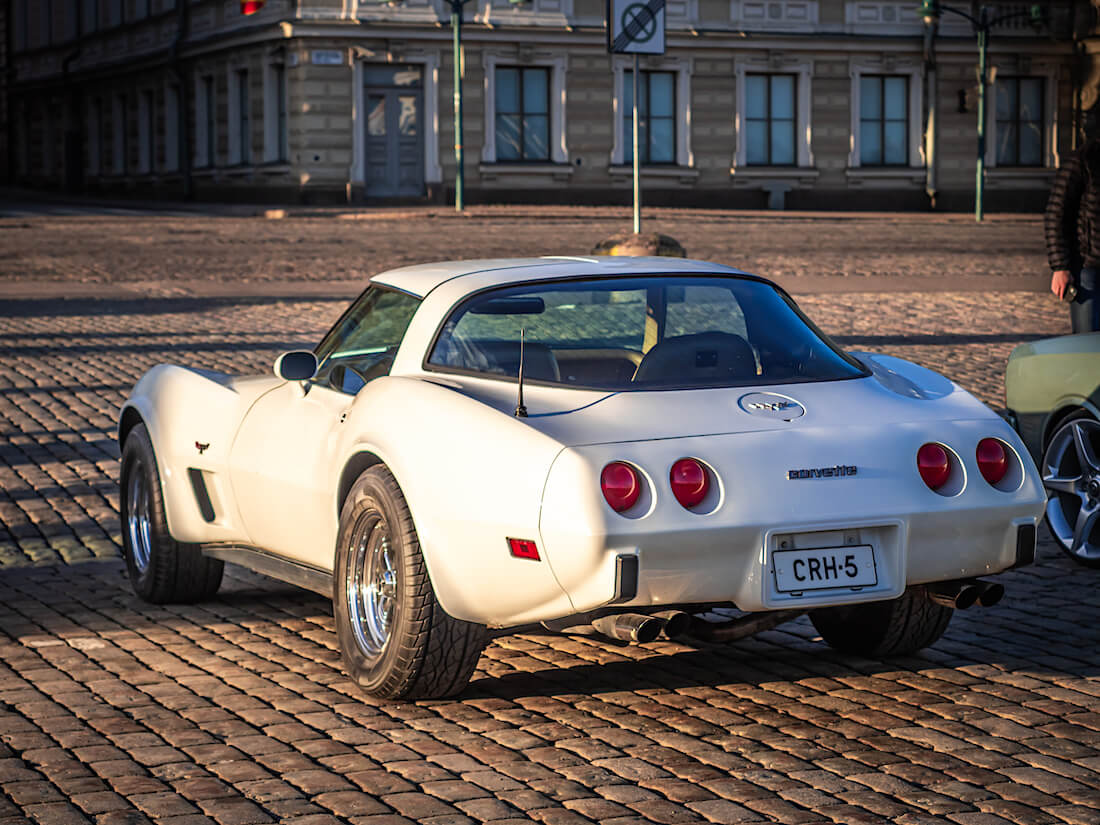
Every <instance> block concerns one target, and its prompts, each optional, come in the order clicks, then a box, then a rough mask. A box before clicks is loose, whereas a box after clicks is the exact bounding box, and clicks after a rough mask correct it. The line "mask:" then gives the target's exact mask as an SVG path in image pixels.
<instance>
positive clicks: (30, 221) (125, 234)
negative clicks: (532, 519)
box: [0, 200, 1050, 289]
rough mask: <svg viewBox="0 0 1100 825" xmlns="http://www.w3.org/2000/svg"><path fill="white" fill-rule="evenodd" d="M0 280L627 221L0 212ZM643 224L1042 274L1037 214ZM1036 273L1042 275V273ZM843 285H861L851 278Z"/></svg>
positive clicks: (341, 255)
mask: <svg viewBox="0 0 1100 825" xmlns="http://www.w3.org/2000/svg"><path fill="white" fill-rule="evenodd" d="M5 214H8V213H6V212H5V210H4V203H3V201H2V200H0V235H2V237H3V241H2V248H3V251H4V260H3V263H2V266H0V285H3V284H4V283H5V282H9V281H12V280H28V279H30V280H35V281H63V282H68V283H89V282H91V283H155V284H160V285H177V286H178V285H183V286H185V287H186V286H187V285H188V284H189V283H191V282H194V281H218V280H227V281H231V282H234V283H240V282H242V281H283V280H305V281H309V280H321V281H325V280H330V281H331V280H363V279H365V278H366V277H368V276H369V275H370V274H371V273H374V272H381V271H382V270H385V269H390V268H392V267H395V266H403V265H405V264H410V263H419V262H421V261H423V260H425V258H426V257H427V258H436V259H440V258H486V257H508V256H516V255H585V254H588V253H589V252H591V250H592V248H593V247H594V246H595V244H596V243H598V242H599V241H601V240H603V239H604V238H607V237H608V236H610V235H612V234H614V233H615V232H619V231H622V230H623V229H626V228H627V227H629V225H630V213H629V211H628V210H625V209H617V208H582V207H473V208H471V209H470V210H468V214H467V215H465V216H457V215H456V214H455V213H454V212H453V211H450V210H447V209H442V208H438V207H437V208H420V209H410V210H357V211H350V212H341V211H330V212H328V213H325V215H324V216H311V215H309V214H295V213H291V214H290V215H289V216H288V217H287V218H286V219H283V220H265V219H263V218H256V217H235V216H228V217H225V216H223V217H209V216H204V215H201V214H198V215H178V214H172V213H169V214H161V213H154V214H149V215H146V216H142V217H130V216H120V215H115V214H111V213H110V212H109V211H107V212H104V213H101V214H85V215H56V214H46V215H41V216H39V215H34V214H30V215H25V216H23V217H19V218H13V217H4V215H5ZM643 226H644V229H645V231H646V232H663V233H666V234H669V235H672V236H673V237H675V238H677V239H678V240H679V241H680V242H681V243H683V245H684V247H685V248H686V249H687V251H688V253H689V254H690V255H692V256H694V257H697V258H701V259H704V260H712V261H720V262H723V263H730V264H734V265H736V266H739V267H742V268H743V269H745V270H747V271H749V272H758V273H760V274H762V275H767V276H769V277H775V278H777V279H780V280H781V281H782V282H784V283H785V284H786V283H787V282H788V279H793V281H791V288H792V289H797V288H798V283H797V282H798V281H799V280H803V279H804V278H803V276H815V277H836V278H847V279H849V280H850V281H855V282H858V281H860V280H863V279H865V278H866V277H867V276H871V275H881V274H888V275H890V276H892V277H894V278H902V277H904V278H907V279H917V280H920V279H930V278H937V277H939V278H947V279H950V280H953V281H955V283H956V284H957V286H956V288H961V287H962V286H964V285H965V284H966V282H967V281H971V280H973V279H975V278H979V277H982V276H998V277H1000V278H1003V277H1005V276H1010V275H1022V274H1038V275H1039V276H1043V274H1044V273H1045V277H1046V278H1047V279H1049V277H1050V273H1049V270H1046V268H1045V264H1046V256H1045V253H1044V246H1043V231H1042V220H1041V218H1040V217H1039V216H1035V215H997V216H991V217H990V218H989V219H987V220H986V222H985V223H983V224H982V225H981V226H975V224H974V219H973V217H971V216H968V215H949V214H922V213H891V214H872V215H851V214H834V213H798V214H790V213H776V212H771V213H768V212H740V211H738V212H733V211H718V210H710V211H702V210H686V209H683V210H681V209H651V210H646V221H645V223H644V225H643ZM1040 280H1041V277H1040ZM855 288H859V287H858V285H857V286H855Z"/></svg>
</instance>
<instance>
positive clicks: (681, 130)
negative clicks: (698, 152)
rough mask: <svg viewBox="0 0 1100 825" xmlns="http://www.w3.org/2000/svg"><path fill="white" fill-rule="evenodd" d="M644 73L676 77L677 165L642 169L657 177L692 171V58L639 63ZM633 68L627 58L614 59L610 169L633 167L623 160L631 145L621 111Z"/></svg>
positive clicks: (626, 56)
mask: <svg viewBox="0 0 1100 825" xmlns="http://www.w3.org/2000/svg"><path fill="white" fill-rule="evenodd" d="M639 63H640V66H639V68H641V69H642V70H643V71H647V70H648V71H659V72H674V73H675V74H676V83H675V87H674V88H675V96H676V101H675V103H676V108H675V113H676V153H675V154H676V162H675V163H672V164H669V163H658V164H651V165H648V166H647V165H646V164H644V163H643V164H642V166H643V168H647V169H649V170H653V171H656V172H657V173H658V174H660V173H661V172H664V174H669V172H667V171H664V170H669V169H683V170H687V169H692V170H694V167H695V155H694V153H693V152H692V148H691V145H692V144H691V122H692V120H691V76H692V60H691V58H684V57H681V58H675V57H657V56H650V57H646V58H645V59H643V60H641V61H639ZM633 68H634V62H633V60H632V59H631V57H630V56H629V55H616V56H615V58H614V59H613V61H612V73H613V75H614V81H613V89H612V106H611V113H612V118H613V120H612V123H611V130H612V146H611V158H610V165H611V167H612V168H613V171H614V167H625V168H629V167H630V166H631V165H632V164H631V163H629V162H628V161H627V160H626V157H627V154H626V144H627V143H629V142H631V139H632V138H631V134H630V132H631V130H630V129H627V128H626V124H627V123H628V122H629V121H628V119H627V117H626V113H625V112H624V111H623V109H624V108H625V104H626V95H625V88H624V87H625V84H626V77H627V72H629V71H631V70H632V69H633Z"/></svg>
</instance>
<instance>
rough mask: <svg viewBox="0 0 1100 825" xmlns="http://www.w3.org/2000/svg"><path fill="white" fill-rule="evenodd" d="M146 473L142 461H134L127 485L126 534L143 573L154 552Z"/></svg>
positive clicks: (135, 563)
mask: <svg viewBox="0 0 1100 825" xmlns="http://www.w3.org/2000/svg"><path fill="white" fill-rule="evenodd" d="M145 475H146V474H145V467H144V466H143V465H142V464H141V462H140V461H136V462H134V466H133V467H132V468H131V470H130V483H129V484H127V485H126V534H127V536H128V537H129V539H130V553H131V554H132V555H133V557H134V567H136V568H137V571H138V573H140V574H142V575H144V574H145V571H146V570H148V569H149V558H150V556H151V555H152V553H153V537H152V530H151V528H150V521H151V519H150V511H151V503H150V501H149V482H148V479H146V477H145Z"/></svg>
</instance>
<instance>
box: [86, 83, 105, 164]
mask: <svg viewBox="0 0 1100 825" xmlns="http://www.w3.org/2000/svg"><path fill="white" fill-rule="evenodd" d="M87 129H88V140H87V146H88V174H89V175H98V174H99V164H100V163H101V162H102V155H101V153H102V151H103V148H102V147H103V143H102V139H103V103H102V102H101V101H100V100H99V98H96V99H95V100H92V101H90V102H89V103H88V126H87Z"/></svg>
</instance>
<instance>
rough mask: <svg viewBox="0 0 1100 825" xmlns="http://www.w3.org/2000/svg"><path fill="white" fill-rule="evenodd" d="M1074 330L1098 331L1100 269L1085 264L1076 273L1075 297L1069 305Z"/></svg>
mask: <svg viewBox="0 0 1100 825" xmlns="http://www.w3.org/2000/svg"><path fill="white" fill-rule="evenodd" d="M1069 320H1070V323H1071V324H1072V325H1073V331H1074V332H1097V331H1100V271H1097V270H1096V269H1094V268H1093V267H1091V266H1086V267H1085V268H1084V269H1082V270H1081V271H1080V272H1078V273H1077V297H1076V298H1074V299H1073V303H1071V304H1070V305H1069Z"/></svg>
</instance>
